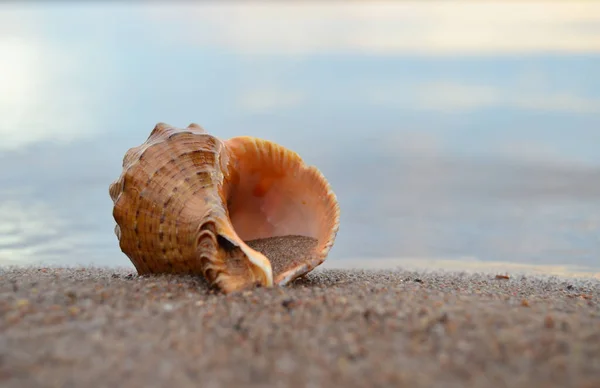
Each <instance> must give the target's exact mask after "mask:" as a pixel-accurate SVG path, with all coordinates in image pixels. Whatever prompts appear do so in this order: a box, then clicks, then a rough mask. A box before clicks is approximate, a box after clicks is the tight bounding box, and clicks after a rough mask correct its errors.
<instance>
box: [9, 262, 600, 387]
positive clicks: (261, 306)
mask: <svg viewBox="0 0 600 388" xmlns="http://www.w3.org/2000/svg"><path fill="white" fill-rule="evenodd" d="M599 302H600V281H599V280H597V279H581V278H580V279H571V278H559V277H543V276H533V277H531V276H511V277H510V278H509V279H501V278H496V276H495V275H494V274H485V273H479V274H466V273H452V272H427V273H425V272H415V271H403V270H395V271H362V270H331V269H325V270H323V269H320V270H316V271H314V272H312V273H311V274H309V275H308V276H307V277H306V278H304V279H300V280H297V281H296V282H294V283H293V284H291V285H290V286H288V287H285V288H271V289H267V288H259V289H255V290H252V291H246V292H243V293H237V294H231V295H223V294H220V293H218V292H215V291H211V290H209V289H208V288H207V286H206V283H205V282H204V281H203V280H201V279H198V278H192V277H190V276H186V277H175V276H158V277H138V276H137V275H136V274H135V272H132V269H130V268H121V269H115V268H88V267H79V268H62V269H61V268H31V267H28V268H15V267H5V268H0V385H1V386H2V387H5V388H8V387H19V388H23V387H84V386H86V387H87V386H89V387H104V386H122V387H167V386H173V387H188V386H189V387H200V386H202V387H237V386H247V387H262V386H273V387H284V386H286V387H326V386H327V387H329V386H343V387H367V386H369V387H384V386H386V387H387V386H407V387H582V388H583V387H587V388H593V387H600V308H599V306H600V304H599Z"/></svg>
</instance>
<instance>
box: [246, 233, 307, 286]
mask: <svg viewBox="0 0 600 388" xmlns="http://www.w3.org/2000/svg"><path fill="white" fill-rule="evenodd" d="M317 243H318V240H317V239H315V238H310V237H305V236H296V235H291V236H280V237H269V238H261V239H256V240H250V241H246V244H248V246H250V248H252V249H255V250H257V251H259V252H261V253H262V254H263V255H265V256H267V257H268V258H269V261H270V262H271V266H272V270H273V278H274V279H275V278H277V276H278V275H279V274H281V273H283V272H285V271H287V270H290V269H292V268H294V267H297V266H299V265H302V263H304V262H305V261H306V259H307V258H310V257H311V256H312V254H313V250H314V249H315V248H316V246H317Z"/></svg>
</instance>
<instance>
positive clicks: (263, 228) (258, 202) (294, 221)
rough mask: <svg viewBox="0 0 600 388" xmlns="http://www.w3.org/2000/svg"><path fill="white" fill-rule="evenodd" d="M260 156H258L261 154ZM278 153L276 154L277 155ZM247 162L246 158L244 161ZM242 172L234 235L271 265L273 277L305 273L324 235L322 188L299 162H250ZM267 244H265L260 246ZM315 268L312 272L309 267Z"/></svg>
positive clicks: (234, 202) (234, 199)
mask: <svg viewBox="0 0 600 388" xmlns="http://www.w3.org/2000/svg"><path fill="white" fill-rule="evenodd" d="M259 151H260V150H259ZM273 152H275V151H273ZM246 156H248V155H246ZM241 160H246V161H250V162H246V163H243V164H240V165H239V166H238V176H239V179H237V180H236V182H235V184H234V185H232V189H231V191H230V194H229V198H228V204H227V207H228V213H229V217H230V220H231V223H232V226H233V228H234V230H235V231H236V234H237V235H238V236H239V237H240V239H242V240H243V241H244V242H246V243H247V244H248V245H249V246H250V247H251V248H253V249H255V250H257V251H259V252H261V253H262V254H264V255H265V256H266V257H267V258H268V259H269V261H270V262H271V264H272V267H273V268H272V270H273V277H274V279H277V278H278V277H279V276H283V274H284V273H288V272H289V271H295V270H296V269H298V268H301V267H306V264H307V263H308V262H309V261H310V260H313V259H314V257H315V256H316V255H317V249H316V248H317V245H318V243H320V241H319V240H320V239H321V237H324V236H321V235H322V234H323V233H322V230H321V229H322V228H323V222H322V220H321V219H322V217H323V216H324V213H323V209H322V206H323V200H322V196H323V195H324V194H325V193H323V192H322V189H323V188H322V187H320V186H319V185H316V184H315V173H314V171H312V170H310V169H308V168H306V167H305V166H304V165H303V163H302V165H301V166H300V163H301V161H299V162H297V163H298V165H296V164H290V163H288V164H285V163H287V162H289V161H287V162H285V163H279V164H278V163H277V162H281V159H277V158H273V160H275V162H271V160H272V159H269V158H252V157H247V158H245V159H241ZM260 240H263V241H260ZM311 268H312V266H311Z"/></svg>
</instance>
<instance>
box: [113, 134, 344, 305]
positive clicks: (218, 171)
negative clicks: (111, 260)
mask: <svg viewBox="0 0 600 388" xmlns="http://www.w3.org/2000/svg"><path fill="white" fill-rule="evenodd" d="M109 192H110V196H111V198H112V200H113V203H114V208H113V217H114V219H115V221H116V223H117V225H116V227H115V234H116V235H117V238H118V239H119V245H120V248H121V250H122V251H123V252H124V253H125V254H126V255H127V256H128V257H129V259H130V260H131V262H132V263H133V265H134V266H135V267H136V269H137V271H138V273H139V274H161V273H174V274H202V275H203V276H204V277H205V278H206V279H207V280H208V282H209V283H210V284H212V285H214V286H216V287H217V288H219V289H221V290H222V291H223V292H225V293H228V292H232V291H239V290H242V289H246V288H249V287H253V286H258V285H260V286H264V287H271V286H274V285H280V286H283V285H286V284H288V283H289V282H291V281H292V280H294V279H296V278H297V277H299V276H302V275H304V274H306V273H308V272H310V271H311V270H313V269H314V268H315V267H317V266H318V265H320V264H321V263H323V261H324V260H325V258H326V257H327V254H328V253H329V250H330V249H331V247H332V245H333V243H334V240H335V238H336V235H337V232H338V228H339V213H340V211H339V205H338V202H337V198H336V196H335V194H334V193H333V191H332V190H331V187H330V185H329V183H328V182H327V180H326V179H325V177H324V176H323V175H322V174H321V172H319V170H318V169H317V168H315V167H313V166H307V165H306V164H305V163H304V161H303V160H302V159H301V158H300V156H298V154H296V153H295V152H293V151H291V150H288V149H286V148H284V147H282V146H280V145H278V144H275V143H273V142H270V141H267V140H262V139H258V138H254V137H249V136H242V137H234V138H230V139H228V140H220V139H219V138H217V137H215V136H212V135H210V134H208V133H206V131H205V130H204V129H203V128H201V127H200V126H199V125H197V124H190V125H189V126H188V127H187V128H185V129H181V128H176V127H172V126H170V125H167V124H164V123H159V124H157V125H156V127H155V128H154V129H153V131H152V132H151V134H150V136H149V137H148V139H147V140H146V141H145V142H144V143H143V144H141V145H140V146H138V147H134V148H131V149H130V150H129V151H128V152H127V153H126V154H125V157H124V159H123V171H122V174H121V176H120V177H119V179H117V180H116V181H115V182H113V183H112V184H111V185H110V188H109ZM285 236H298V238H297V239H296V240H294V241H296V243H297V244H301V245H303V247H304V251H303V252H302V254H300V255H299V256H301V257H287V258H284V259H283V261H282V259H281V258H279V259H277V258H276V257H274V256H278V255H279V256H281V257H284V256H286V255H287V256H293V255H292V253H295V254H296V256H298V253H297V252H298V250H293V249H288V247H287V246H286V245H285V244H284V242H285V241H284V240H285ZM269 252H272V254H270V253H269ZM269 256H271V257H269Z"/></svg>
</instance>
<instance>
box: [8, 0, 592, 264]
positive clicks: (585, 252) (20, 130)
mask: <svg viewBox="0 0 600 388" xmlns="http://www.w3.org/2000/svg"><path fill="white" fill-rule="evenodd" d="M462 7H463V5H460V4H444V5H442V4H439V3H436V4H423V5H412V4H409V3H401V4H398V5H393V3H389V4H385V5H381V6H373V5H362V4H352V5H350V6H347V7H346V6H343V7H342V6H338V5H331V4H324V5H316V4H313V5H310V6H309V5H306V6H304V5H294V6H291V5H290V6H274V5H264V4H263V5H255V4H253V5H252V6H247V5H242V4H234V5H226V6H217V5H214V4H207V5H203V6H196V5H191V4H183V5H182V4H179V5H177V6H166V5H162V4H152V5H148V6H142V5H135V4H127V5H119V4H112V3H111V4H104V3H98V4H89V5H85V6H75V5H72V4H64V5H57V4H42V3H38V4H35V5H30V6H28V7H18V6H16V5H13V4H10V5H2V6H1V8H0V9H2V12H0V56H1V57H0V83H1V84H2V85H3V87H4V88H5V91H6V92H5V93H3V94H2V95H0V136H2V141H1V142H0V215H1V217H0V264H2V263H20V264H25V263H35V264H37V263H47V264H74V263H79V264H87V263H95V264H100V265H129V261H128V259H127V258H126V257H125V256H124V255H123V254H121V253H120V251H119V248H118V244H117V240H116V237H115V236H114V234H113V225H114V221H113V219H112V214H111V212H112V203H111V201H110V198H109V196H108V191H107V190H108V185H109V183H110V182H111V181H112V180H113V179H115V178H116V177H117V176H118V175H119V173H120V169H121V159H122V156H123V154H124V153H125V151H126V150H127V149H128V148H129V147H132V146H135V145H138V144H140V143H141V142H143V141H144V140H145V139H146V137H147V135H148V134H149V132H150V130H151V129H152V127H153V126H154V124H155V123H156V122H159V121H164V122H168V123H171V124H173V125H178V126H185V125H187V124H189V123H190V122H198V123H200V124H201V125H203V126H205V127H206V128H207V129H208V130H209V131H211V132H212V133H214V134H216V135H218V136H220V137H224V138H226V137H230V136H236V135H241V134H250V135H254V136H259V137H264V138H268V139H271V140H274V141H277V142H280V143H281V144H283V145H285V146H288V147H290V148H292V149H294V150H296V151H298V152H299V153H300V154H301V155H302V156H303V157H304V158H305V159H306V160H307V161H308V162H309V163H312V164H316V165H317V166H318V167H319V168H320V169H321V170H322V171H323V172H324V173H325V175H326V176H327V177H328V178H329V179H330V181H331V183H332V185H333V187H334V189H335V190H336V193H337V194H338V197H339V199H340V203H341V206H342V226H341V230H340V233H339V235H338V240H337V242H336V245H335V246H334V248H333V250H332V252H331V262H332V263H340V265H342V264H343V263H350V261H351V259H352V258H357V257H360V258H365V259H364V260H362V262H363V263H364V265H365V266H369V265H370V264H369V263H370V261H369V260H376V259H378V258H387V257H400V258H401V257H419V258H420V260H423V261H424V262H429V263H434V260H433V258H439V257H443V258H448V259H452V258H456V257H465V256H468V257H475V258H477V259H478V260H481V261H483V262H488V263H490V262H492V261H502V262H506V261H511V262H516V263H528V264H533V263H535V264H544V265H550V264H552V265H563V264H569V265H581V266H591V267H596V268H597V267H600V264H598V259H597V258H598V255H599V254H600V234H599V233H598V227H599V226H600V179H599V178H600V154H599V153H598V152H597V144H599V143H600V132H598V131H597V128H598V127H600V92H599V90H600V76H599V75H598V72H597V68H598V63H599V61H600V29H598V26H599V25H600V8H599V5H597V4H592V3H585V5H584V4H579V5H578V6H577V7H571V6H569V5H568V4H566V3H564V4H561V3H549V4H541V3H539V2H536V3H535V5H525V6H519V7H518V8H515V7H517V6H516V5H510V4H509V5H481V6H480V5H477V6H474V5H473V4H469V7H468V9H465V8H462ZM540 7H542V8H543V10H544V12H539V10H540ZM517 9H518V12H516V11H515V10H517ZM190 21H193V23H192V22H190ZM440 26H441V27H440ZM507 31H508V35H506V34H507ZM542 32H543V33H542ZM517 35H518V36H519V39H512V38H514V37H515V36H517ZM372 263H373V265H375V263H376V261H372Z"/></svg>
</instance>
